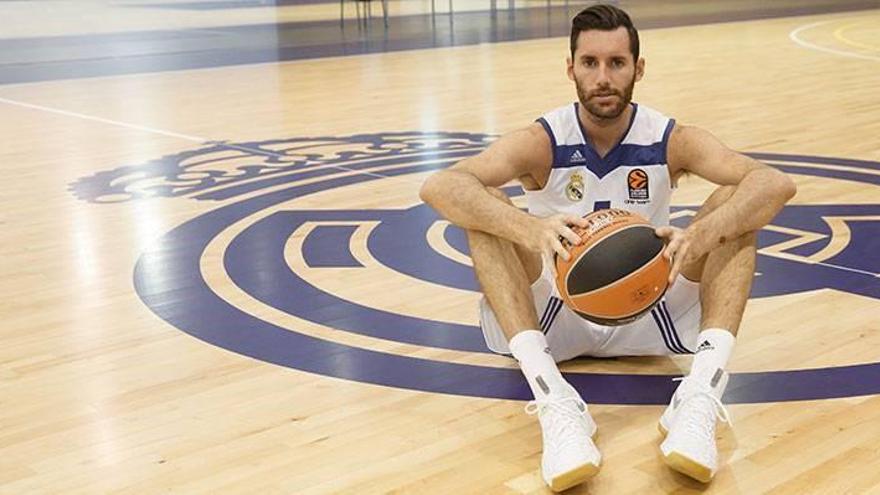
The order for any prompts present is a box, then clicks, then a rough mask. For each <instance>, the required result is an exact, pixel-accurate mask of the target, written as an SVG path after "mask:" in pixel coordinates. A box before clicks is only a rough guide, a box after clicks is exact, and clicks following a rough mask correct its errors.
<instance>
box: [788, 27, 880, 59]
mask: <svg viewBox="0 0 880 495" xmlns="http://www.w3.org/2000/svg"><path fill="white" fill-rule="evenodd" d="M832 22H835V21H833V20H832V21H820V22H814V23H811V24H805V25H803V26H800V27H798V28H796V29H794V30H792V31H791V32H790V33H788V37H789V38H790V39H791V40H792V41H793V42H795V43H797V44H798V45H800V46H802V47H804V48H807V49H808V50H817V51H820V52H825V53H830V54H832V55H839V56H841V57H851V58H860V59H864V60H875V61H877V62H880V57H877V56H872V55H866V54H863V53H853V52H848V51H844V50H835V49H834V48H828V47H825V46H820V45H816V44H814V43H810V42H809V41H804V40H802V39H801V38H800V37H799V35H800V34H801V33H802V32H804V31H806V30H808V29H812V28H814V27H818V26H822V25H825V24H829V23H832Z"/></svg>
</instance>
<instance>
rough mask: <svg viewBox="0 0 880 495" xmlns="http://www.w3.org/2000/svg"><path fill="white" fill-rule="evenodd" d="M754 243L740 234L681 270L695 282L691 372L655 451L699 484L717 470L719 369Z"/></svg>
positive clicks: (715, 202) (723, 381) (747, 286)
mask: <svg viewBox="0 0 880 495" xmlns="http://www.w3.org/2000/svg"><path fill="white" fill-rule="evenodd" d="M733 190H734V188H733V187H721V188H719V189H717V190H716V191H715V192H714V193H713V194H712V195H711V196H710V197H709V199H708V200H706V203H705V204H704V205H703V206H702V207H701V208H700V211H699V213H698V214H697V216H696V217H695V219H694V220H695V221H696V220H697V219H699V218H701V217H702V216H704V215H706V214H708V213H709V212H711V211H712V210H714V209H715V208H717V207H718V206H719V205H721V204H722V203H723V202H724V201H726V200H727V199H728V198H729V197H730V195H731V194H733ZM755 242H756V235H755V233H753V232H751V233H748V234H744V235H742V236H740V237H739V238H737V239H731V240H729V241H728V242H726V243H724V244H723V245H721V246H719V247H718V248H716V249H714V250H712V251H711V252H709V253H708V254H707V255H706V256H704V257H703V259H701V260H700V261H699V262H697V263H694V264H693V265H691V266H688V267H685V268H684V269H683V270H682V274H683V275H684V276H685V277H687V278H689V279H691V280H695V281H699V282H700V306H701V311H702V317H701V320H702V321H701V325H700V329H701V331H700V334H699V336H698V339H697V348H696V349H695V356H694V361H693V364H692V365H691V372H690V374H689V375H688V376H687V377H686V378H685V379H684V380H683V381H682V383H681V385H680V386H679V387H678V389H677V390H676V392H675V395H674V396H673V400H672V403H671V404H670V406H669V407H668V408H667V409H666V411H665V412H664V413H663V416H662V417H661V420H660V426H661V429H663V430H668V433H669V434H668V436H667V437H666V439H665V441H664V442H663V444H662V445H661V447H660V448H661V451H662V452H663V456H664V459H665V461H666V463H667V464H669V465H670V466H671V467H672V468H673V469H676V470H678V471H681V472H683V473H684V474H687V475H689V476H691V477H693V478H695V479H698V480H700V481H703V482H708V481H709V480H711V478H712V476H714V474H715V471H716V470H717V468H718V460H717V459H718V454H717V449H716V447H715V423H716V416H720V417H721V418H722V419H724V420H726V419H727V416H726V411H725V410H724V407H723V406H722V405H721V402H720V399H721V396H722V395H723V394H724V388H725V386H726V385H727V373H726V372H725V371H724V368H725V367H726V366H727V361H728V360H729V359H730V354H731V352H732V350H733V344H734V340H735V338H734V337H735V335H736V334H737V332H738V331H739V325H740V322H741V321H742V316H743V311H744V310H745V305H746V301H747V300H748V298H749V292H750V290H751V286H752V279H753V277H754V271H755V256H756V246H755ZM700 432H701V433H700Z"/></svg>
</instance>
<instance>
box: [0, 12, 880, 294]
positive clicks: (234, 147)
mask: <svg viewBox="0 0 880 495" xmlns="http://www.w3.org/2000/svg"><path fill="white" fill-rule="evenodd" d="M826 22H828V21H826ZM817 24H821V23H814V24H812V25H817ZM809 26H811V25H807V26H806V27H809ZM0 103H6V104H9V105H15V106H19V107H24V108H29V109H32V110H39V111H43V112H49V113H54V114H57V115H64V116H66V117H73V118H79V119H83V120H90V121H93V122H100V123H102V124H107V125H113V126H117V127H124V128H126V129H134V130H138V131H144V132H149V133H152V134H159V135H162V136H170V137H176V138H180V139H186V140H187V141H194V142H197V143H201V144H206V145H216V146H222V147H224V148H228V149H232V150H236V151H245V152H248V153H252V154H258V155H266V156H272V157H275V158H284V155H283V154H281V153H275V152H272V151H266V150H259V149H251V148H248V147H247V146H239V145H234V144H226V143H224V142H223V141H219V140H213V139H208V138H205V137H200V136H191V135H188V134H181V133H179V132H171V131H165V130H162V129H157V128H155V127H147V126H142V125H137V124H130V123H127V122H120V121H118V120H111V119H105V118H102V117H95V116H92V115H85V114H82V113H77V112H69V111H67V110H61V109H58V108H51V107H46V106H42V105H34V104H32V103H25V102H21V101H16V100H10V99H8V98H2V97H0ZM328 168H335V169H338V170H344V171H346V172H353V173H355V174H362V175H367V176H371V177H376V178H379V179H395V180H402V181H405V182H412V183H416V181H410V180H407V179H406V178H404V177H397V176H387V175H382V174H377V173H374V172H364V171H361V170H355V169H351V168H348V167H343V166H338V165H330V167H328ZM815 264H817V265H822V266H825V267H828V268H836V269H838V270H846V271H849V272H856V273H861V274H864V275H870V276H872V277H880V273H871V272H868V271H864V270H859V269H856V268H848V267H845V266H839V265H834V264H831V263H825V262H823V261H818V262H815Z"/></svg>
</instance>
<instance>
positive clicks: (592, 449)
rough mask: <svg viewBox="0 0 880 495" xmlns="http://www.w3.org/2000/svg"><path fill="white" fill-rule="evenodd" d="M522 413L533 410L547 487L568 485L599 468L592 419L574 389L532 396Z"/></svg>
mask: <svg viewBox="0 0 880 495" xmlns="http://www.w3.org/2000/svg"><path fill="white" fill-rule="evenodd" d="M526 413H528V414H537V415H538V421H540V423H541V436H542V438H543V443H544V452H543V455H542V456H541V474H542V475H543V477H544V481H545V482H546V483H547V485H549V486H550V489H551V490H553V491H556V492H558V491H562V490H565V489H567V488H571V487H573V486H575V485H578V484H580V483H583V482H584V481H586V480H588V479H590V478H591V477H593V476H594V475H595V474H596V473H597V472H599V464H601V463H602V454H601V453H600V452H599V449H598V448H596V444H595V443H593V436H594V435H595V434H596V423H595V422H594V421H593V418H592V417H591V416H590V412H589V410H588V409H587V405H586V404H585V403H584V401H583V400H581V398H580V397H579V396H578V395H577V392H575V391H574V390H572V391H571V395H567V396H564V397H559V398H550V399H542V400H533V401H531V402H529V403H528V405H526Z"/></svg>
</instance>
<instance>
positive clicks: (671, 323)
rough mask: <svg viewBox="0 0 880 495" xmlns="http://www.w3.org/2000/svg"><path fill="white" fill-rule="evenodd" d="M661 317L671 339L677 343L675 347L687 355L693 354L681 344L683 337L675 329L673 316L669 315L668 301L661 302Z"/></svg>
mask: <svg viewBox="0 0 880 495" xmlns="http://www.w3.org/2000/svg"><path fill="white" fill-rule="evenodd" d="M658 306H660V315H661V316H662V317H663V319H664V320H665V321H666V325H667V327H666V328H667V329H668V330H669V337H670V338H671V339H672V341H673V342H675V346H676V347H678V348H679V349H681V350H683V351H684V352H685V353H687V354H693V353H692V352H691V351H690V350H688V348H687V347H685V346H684V344H682V343H681V337H679V336H678V330H677V329H676V328H675V322H674V321H673V320H672V314H670V313H669V307H668V306H666V300H665V299H664V300H662V301H660V304H659V305H658Z"/></svg>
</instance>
